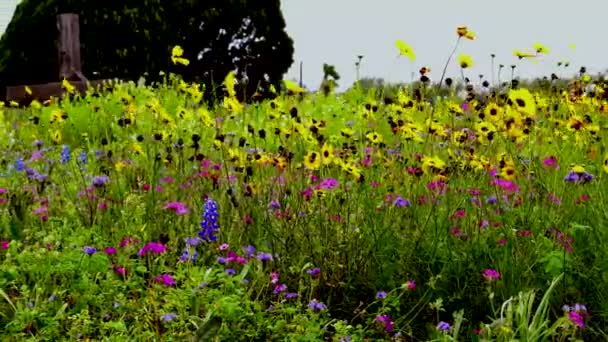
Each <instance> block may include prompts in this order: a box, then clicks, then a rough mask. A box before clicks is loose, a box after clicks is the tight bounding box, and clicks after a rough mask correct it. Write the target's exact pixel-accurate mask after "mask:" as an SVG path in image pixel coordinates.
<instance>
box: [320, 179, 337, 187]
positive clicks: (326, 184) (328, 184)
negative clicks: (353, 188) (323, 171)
mask: <svg viewBox="0 0 608 342" xmlns="http://www.w3.org/2000/svg"><path fill="white" fill-rule="evenodd" d="M339 184H340V182H338V181H337V180H335V179H333V178H325V179H324V180H322V181H321V183H319V186H320V187H321V189H324V190H331V189H333V188H335V187H337V186H338V185H339Z"/></svg>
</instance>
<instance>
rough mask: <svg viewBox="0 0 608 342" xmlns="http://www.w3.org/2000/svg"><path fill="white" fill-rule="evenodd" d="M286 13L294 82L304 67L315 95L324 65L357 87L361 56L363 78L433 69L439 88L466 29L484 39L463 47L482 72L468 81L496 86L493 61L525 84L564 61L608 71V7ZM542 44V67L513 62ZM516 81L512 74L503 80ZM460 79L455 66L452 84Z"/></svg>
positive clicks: (562, 1)
mask: <svg viewBox="0 0 608 342" xmlns="http://www.w3.org/2000/svg"><path fill="white" fill-rule="evenodd" d="M282 7H283V15H284V17H285V21H286V23H287V32H288V34H289V35H290V36H291V37H292V39H293V40H294V44H295V54H294V60H295V61H294V64H293V66H292V68H291V69H290V70H289V72H288V74H287V78H290V79H298V77H299V62H300V61H303V62H304V84H305V85H306V86H307V87H309V88H318V86H319V83H320V80H321V78H322V76H323V74H322V65H323V63H329V64H333V65H335V66H336V69H337V71H338V72H339V73H340V75H341V76H342V79H341V80H340V81H339V83H340V85H341V88H344V87H345V86H346V87H348V86H350V85H352V83H353V81H354V80H355V77H356V76H355V75H356V73H355V66H354V63H355V60H356V55H359V54H361V55H364V56H365V57H364V59H363V61H362V64H361V76H362V77H364V76H373V77H381V78H384V79H385V80H386V81H389V82H396V81H401V80H410V78H411V71H415V72H417V71H418V69H419V68H420V67H422V66H429V67H431V69H432V73H431V75H430V77H431V79H433V80H436V81H437V80H438V79H439V78H440V76H441V70H442V69H443V65H444V64H445V61H446V60H447V57H448V55H449V53H450V51H451V50H452V48H453V46H454V43H455V40H456V33H455V30H456V27H457V26H459V25H467V26H468V27H469V28H470V29H471V30H473V31H475V32H477V35H478V36H477V39H476V40H474V41H468V40H467V41H462V42H461V44H460V47H459V52H462V53H467V54H470V55H471V56H472V57H473V60H474V61H475V63H476V65H475V66H474V67H473V68H472V69H469V70H470V71H468V74H467V76H468V75H470V76H472V77H475V78H476V79H477V76H478V75H479V74H484V75H486V76H487V77H488V78H490V75H491V74H490V72H491V71H490V70H491V67H490V65H491V62H490V61H491V59H490V54H491V53H495V54H496V62H497V64H498V63H502V64H505V65H507V66H509V65H511V64H514V63H518V64H519V66H518V69H516V70H519V74H520V76H523V77H531V76H538V75H548V74H550V73H551V72H556V71H557V70H558V69H557V68H556V67H555V65H556V63H557V61H560V60H569V61H571V62H572V63H571V64H572V65H571V67H570V72H569V73H570V74H572V72H574V71H578V69H579V67H580V66H582V65H584V66H586V67H587V69H588V70H589V71H590V72H591V73H593V74H595V73H597V72H603V71H605V70H606V69H608V43H607V42H606V41H607V40H606V38H605V37H606V36H605V35H606V33H607V32H608V31H607V30H606V25H602V23H604V22H606V21H607V19H608V17H607V16H608V1H607V0H577V1H566V0H509V1H497V0H425V1H411V0H375V1H369V0H322V1H321V0H282ZM397 39H401V40H403V41H405V42H406V43H408V44H410V45H411V46H412V48H413V49H414V51H415V53H416V55H417V59H416V61H415V62H414V63H413V66H412V63H410V61H409V60H407V59H405V58H396V56H397V48H396V47H395V44H394V43H395V40H397ZM535 42H539V43H542V44H544V45H546V46H547V47H548V48H549V49H550V50H551V51H550V53H549V54H548V55H547V56H546V57H543V58H541V59H539V61H538V63H537V64H533V63H531V62H530V61H526V60H523V61H520V62H518V61H517V58H515V57H513V50H514V49H525V48H527V47H529V48H532V45H533V44H534V43H535ZM570 44H575V45H576V49H571V48H569V47H568V46H569V45H570ZM562 70H563V69H562ZM509 73H510V68H508V67H507V68H506V70H504V71H503V75H504V74H507V75H508V74H509ZM458 75H459V71H458V68H457V66H456V63H454V62H453V63H451V68H450V69H448V76H458ZM503 79H504V78H503Z"/></svg>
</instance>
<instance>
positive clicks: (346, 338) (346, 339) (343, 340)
mask: <svg viewBox="0 0 608 342" xmlns="http://www.w3.org/2000/svg"><path fill="white" fill-rule="evenodd" d="M352 340H353V338H352V337H350V336H344V337H342V338H341V339H340V340H339V341H338V342H350V341H352Z"/></svg>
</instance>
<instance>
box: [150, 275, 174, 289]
mask: <svg viewBox="0 0 608 342" xmlns="http://www.w3.org/2000/svg"><path fill="white" fill-rule="evenodd" d="M154 281H157V282H159V283H163V284H165V285H166V286H172V285H175V279H173V277H172V276H171V275H170V274H166V273H165V274H162V275H159V276H158V277H155V278H154Z"/></svg>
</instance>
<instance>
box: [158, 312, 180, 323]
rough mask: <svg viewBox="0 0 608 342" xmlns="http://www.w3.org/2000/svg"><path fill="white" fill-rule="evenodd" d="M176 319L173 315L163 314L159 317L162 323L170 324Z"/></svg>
mask: <svg viewBox="0 0 608 342" xmlns="http://www.w3.org/2000/svg"><path fill="white" fill-rule="evenodd" d="M176 318H177V315H176V314H174V313H168V314H164V315H162V316H160V319H161V320H162V321H164V322H170V321H172V320H174V319H176Z"/></svg>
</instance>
